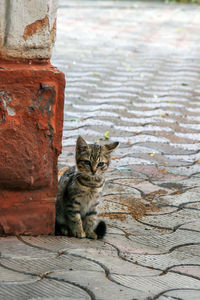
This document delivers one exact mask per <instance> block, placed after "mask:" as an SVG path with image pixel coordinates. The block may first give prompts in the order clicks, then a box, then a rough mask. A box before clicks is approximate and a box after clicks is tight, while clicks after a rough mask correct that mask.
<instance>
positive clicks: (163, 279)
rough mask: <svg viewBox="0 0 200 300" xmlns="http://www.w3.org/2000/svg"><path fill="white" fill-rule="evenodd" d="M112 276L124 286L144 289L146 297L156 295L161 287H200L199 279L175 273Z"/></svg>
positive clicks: (161, 289) (160, 290)
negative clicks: (144, 275)
mask: <svg viewBox="0 0 200 300" xmlns="http://www.w3.org/2000/svg"><path fill="white" fill-rule="evenodd" d="M112 278H113V279H114V280H116V281H117V282H119V283H120V284H122V285H124V286H126V287H129V288H133V287H134V288H135V289H137V290H141V291H145V293H146V295H147V296H148V297H154V296H156V295H158V294H159V293H161V292H162V291H163V289H165V290H168V289H181V288H182V289H183V288H188V289H189V288H193V289H200V282H199V280H197V279H194V278H189V277H188V276H184V275H179V274H175V273H174V274H173V273H167V274H166V275H162V276H153V277H145V278H143V277H140V276H139V277H132V276H122V275H112Z"/></svg>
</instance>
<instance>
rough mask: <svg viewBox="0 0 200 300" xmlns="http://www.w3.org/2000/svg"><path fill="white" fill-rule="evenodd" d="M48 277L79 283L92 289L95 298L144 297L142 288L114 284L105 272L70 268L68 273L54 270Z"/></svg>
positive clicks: (99, 299)
mask: <svg viewBox="0 0 200 300" xmlns="http://www.w3.org/2000/svg"><path fill="white" fill-rule="evenodd" d="M49 277H52V278H57V279H59V280H60V279H62V280H66V281H71V282H75V283H79V284H80V285H81V286H84V287H86V288H87V289H89V290H90V291H92V292H93V294H95V299H97V300H104V299H111V300H115V299H116V298H119V299H127V300H132V299H133V298H137V299H145V293H144V292H143V291H142V290H141V291H138V290H137V289H134V288H132V289H130V288H129V287H126V286H123V285H121V284H116V283H115V282H114V281H113V280H112V279H111V280H108V279H107V278H106V276H105V274H103V273H99V272H98V273H96V272H89V271H79V272H75V271H73V270H72V271H71V272H70V273H69V272H54V273H53V274H50V275H49Z"/></svg>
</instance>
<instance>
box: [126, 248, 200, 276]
mask: <svg viewBox="0 0 200 300" xmlns="http://www.w3.org/2000/svg"><path fill="white" fill-rule="evenodd" d="M187 247H188V246H183V247H182V250H183V251H180V249H181V248H178V249H175V250H174V251H172V252H170V253H163V254H162V253H161V254H158V255H156V254H147V253H146V254H134V253H127V252H126V253H121V256H122V257H124V256H125V255H126V259H127V260H130V261H132V262H133V263H136V264H138V265H141V266H146V267H151V268H155V269H159V270H163V271H165V270H167V269H168V268H169V269H170V268H173V267H174V266H179V265H195V264H196V263H197V261H199V255H198V253H191V251H188V252H187ZM190 247H197V246H196V245H195V246H190ZM198 247H199V245H198ZM188 250H190V249H188ZM198 250H199V248H198Z"/></svg>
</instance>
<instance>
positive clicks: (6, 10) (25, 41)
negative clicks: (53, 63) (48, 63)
mask: <svg viewBox="0 0 200 300" xmlns="http://www.w3.org/2000/svg"><path fill="white" fill-rule="evenodd" d="M57 8H58V0H1V1H0V55H1V57H2V58H10V59H11V58H13V59H15V58H16V59H30V60H40V59H49V58H50V57H51V50H52V46H53V44H54V38H55V30H56V29H55V24H56V23H55V22H56V13H57Z"/></svg>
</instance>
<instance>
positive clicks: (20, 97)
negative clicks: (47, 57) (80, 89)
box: [0, 63, 65, 234]
mask: <svg viewBox="0 0 200 300" xmlns="http://www.w3.org/2000/svg"><path fill="white" fill-rule="evenodd" d="M64 87H65V79H64V75H63V73H61V72H60V71H58V70H57V69H56V68H54V67H53V66H51V64H49V63H47V64H42V65H39V64H34V65H29V64H12V63H2V64H1V67H0V145H1V147H0V157H1V159H0V211H1V213H0V224H1V226H0V228H1V229H0V231H3V232H5V233H6V234H21V233H23V234H50V233H53V232H54V216H55V211H54V210H55V209H54V205H55V203H54V202H55V197H56V189H57V158H58V155H59V154H60V152H61V140H62V126H63V105H64Z"/></svg>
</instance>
